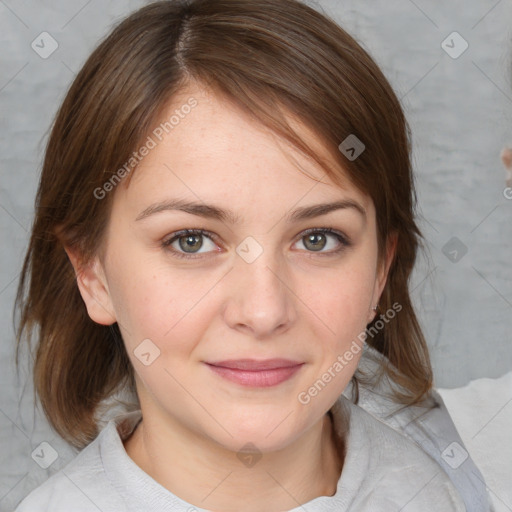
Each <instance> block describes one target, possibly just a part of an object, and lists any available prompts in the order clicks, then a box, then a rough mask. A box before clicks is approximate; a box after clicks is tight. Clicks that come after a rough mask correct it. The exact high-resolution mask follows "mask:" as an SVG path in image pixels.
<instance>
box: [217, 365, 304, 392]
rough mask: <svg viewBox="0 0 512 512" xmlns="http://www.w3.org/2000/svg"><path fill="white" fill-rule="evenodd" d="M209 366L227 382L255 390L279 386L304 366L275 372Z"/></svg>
mask: <svg viewBox="0 0 512 512" xmlns="http://www.w3.org/2000/svg"><path fill="white" fill-rule="evenodd" d="M208 366H209V367H210V368H211V369H212V371H214V372H215V373H216V374H217V375H220V376H221V377H223V378H224V379H226V380H230V381H231V382H236V383H237V384H241V385H242V386H248V387H255V388H268V387H271V386H277V385H278V384H281V383H282V382H284V381H286V380H288V379H290V378H291V377H292V376H293V375H294V374H295V373H297V372H298V371H299V370H300V368H301V367H302V364H299V365H297V366H290V367H288V368H275V369H273V370H258V371H248V370H234V369H233V368H223V367H222V366H213V365H211V364H208Z"/></svg>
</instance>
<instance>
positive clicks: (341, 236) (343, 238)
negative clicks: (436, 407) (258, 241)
mask: <svg viewBox="0 0 512 512" xmlns="http://www.w3.org/2000/svg"><path fill="white" fill-rule="evenodd" d="M312 233H315V234H317V233H320V234H326V235H332V236H334V237H335V238H336V239H337V241H338V242H340V244H341V247H340V248H339V249H335V250H332V251H329V252H315V251H307V252H309V253H311V255H318V256H334V255H337V254H339V253H340V252H342V251H343V250H345V249H346V248H348V247H351V246H352V242H350V240H349V239H348V238H347V237H346V236H345V235H344V234H343V233H340V232H339V231H337V230H334V229H332V228H310V229H306V230H305V231H303V232H302V233H301V236H300V237H299V239H298V240H300V239H301V238H304V237H305V236H307V235H310V234H312ZM189 235H202V236H207V237H208V238H210V239H211V240H212V242H215V240H216V238H217V236H216V235H215V234H214V233H211V232H210V231H206V230H204V229H184V230H182V231H177V232H176V233H173V234H172V235H171V236H170V237H169V238H167V239H166V240H163V241H162V247H163V248H164V249H167V250H168V251H169V252H171V253H172V255H173V256H175V257H177V258H183V259H189V260H191V259H200V258H208V257H209V256H207V255H206V254H207V253H188V254H187V253H184V252H180V251H177V250H176V249H173V248H172V247H171V244H172V243H173V242H175V241H176V240H179V239H180V238H183V237H185V236H189Z"/></svg>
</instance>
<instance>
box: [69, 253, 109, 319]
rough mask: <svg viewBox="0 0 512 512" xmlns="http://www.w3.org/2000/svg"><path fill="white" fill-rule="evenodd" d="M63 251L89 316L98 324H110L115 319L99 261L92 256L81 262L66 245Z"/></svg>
mask: <svg viewBox="0 0 512 512" xmlns="http://www.w3.org/2000/svg"><path fill="white" fill-rule="evenodd" d="M65 251H66V254H67V255H68V258H69V260H70V261H71V264H72V265H73V268H74V270H75V275H76V282H77V285H78V289H79V290H80V295H82V299H83V301H84V303H85V306H86V308H87V313H88V314H89V317H90V318H91V320H93V321H94V322H96V323H98V324H101V325H112V324H113V323H115V322H116V321H117V320H116V317H115V314H114V312H113V311H114V309H113V305H112V301H111V298H110V292H109V290H108V285H107V281H106V279H105V274H104V272H103V268H102V265H101V262H100V261H99V259H98V258H97V257H94V259H93V260H91V261H90V262H89V263H86V264H82V263H81V261H80V258H79V256H78V255H77V254H76V253H75V252H74V251H73V250H72V249H69V248H68V247H66V248H65Z"/></svg>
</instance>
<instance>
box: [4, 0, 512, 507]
mask: <svg viewBox="0 0 512 512" xmlns="http://www.w3.org/2000/svg"><path fill="white" fill-rule="evenodd" d="M145 3H146V2H142V1H135V0H127V1H121V0H115V1H106V2H100V1H98V0H89V1H87V0H72V1H70V0H68V1H64V0H54V1H51V2H50V1H46V0H45V1H40V2H35V1H34V0H19V1H16V0H0V52H1V53H0V55H1V62H0V109H1V115H0V133H1V139H0V162H1V168H0V172H1V175H0V229H1V234H2V249H1V255H2V265H1V266H0V315H1V317H0V326H1V331H2V332H3V333H4V334H3V337H2V343H1V344H0V365H1V368H0V382H1V384H2V386H1V388H0V389H1V391H0V393H1V398H0V462H1V464H0V467H1V469H0V475H1V481H0V510H1V511H3V510H5V511H7V510H12V508H13V507H14V506H15V505H16V504H17V503H18V501H19V500H20V499H21V498H22V497H23V496H24V495H26V494H27V493H28V492H29V491H30V490H31V489H32V488H34V487H35V486H37V485H38V484H39V483H40V482H42V481H43V480H45V479H46V478H47V477H48V476H49V475H51V474H53V473H54V472H55V471H57V470H58V469H60V468H61V467H62V466H63V465H64V464H65V463H66V462H67V461H68V460H69V459H70V458H71V457H72V456H73V453H74V452H73V451H72V450H71V448H69V447H68V446H67V445H65V443H63V441H62V440H60V438H58V436H57V435H56V434H55V433H54V432H53V431H52V430H51V429H50V428H49V427H48V424H47V423H46V420H45V419H44V418H43V415H42V413H41V411H40V408H39V407H37V408H36V407H35V406H34V397H33V394H32V382H31V376H30V372H29V370H30V365H29V359H28V356H27V355H26V354H25V359H24V360H23V362H22V366H21V371H20V373H19V375H17V374H16V371H15V366H14V335H13V327H12V305H13V301H14V295H15V291H16V285H17V279H18V275H19V271H20V268H21V263H22V259H23V256H24V251H25V249H26V245H27V240H28V232H29V230H30V225H31V222H32V215H33V202H34V195H35V191H36V186H37V179H38V172H39V170H40V163H41V159H42V156H43V149H44V145H45V143H46V137H47V134H48V129H49V127H50V123H51V121H52V119H53V116H54V114H55V112H56V109H57V107H58V105H59V103H60V102H61V101H62V99H63V97H64V94H65V92H66V90H67V88H68V87H69V85H70V83H71V81H72V80H73V78H74V76H75V74H76V72H77V71H78V70H79V69H80V66H81V65H82V63H83V62H84V60H85V58H86V57H87V56H88V54H89V53H90V52H91V50H92V49H93V48H94V46H95V45H96V43H97V42H98V41H99V39H100V38H102V37H103V36H104V35H105V34H106V33H107V32H108V31H109V29H110V28H111V27H112V25H113V24H115V23H116V22H118V21H119V20H120V19H121V18H122V17H123V16H124V15H125V14H127V13H128V12H130V11H132V10H133V9H135V8H137V7H139V6H141V5H143V4H145ZM308 3H310V4H311V5H313V6H315V5H316V6H317V8H318V9H319V10H323V11H324V12H325V13H327V14H329V15H331V16H332V17H333V18H334V19H335V20H336V21H338V22H339V23H340V24H341V25H342V26H343V27H344V28H345V29H347V30H348V31H349V32H350V33H351V34H353V35H354V36H355V37H356V38H357V39H358V40H359V41H360V42H361V43H362V44H363V46H364V47H365V48H366V49H367V50H368V51H369V52H370V53H371V54H372V55H373V56H374V57H375V59H376V60H377V62H378V63H379V64H380V65H381V67H382V68H383V70H384V72H385V74H386V75H387V77H388V78H389V80H390V81H391V83H392V84H393V86H394V88H395V90H396V92H397V94H398V96H399V97H400V98H401V100H402V104H403V106H404V109H405V111H406V115H407V117H408V119H409V122H410V124H411V127H412V130H413V142H414V155H413V156H414V165H415V170H416V183H417V190H418V198H419V215H420V226H421V228H422V229H423V233H424V235H425V238H426V239H427V241H428V244H427V245H428V251H427V253H425V254H422V255H421V256H420V258H419V261H418V264H417V267H416V269H415V272H414V275H413V279H412V283H411V289H412V290H413V292H412V295H413V300H414V302H415V304H416V306H417V309H418V314H419V317H420V320H421V323H422V326H423V327H424V330H425V334H426V336H427V339H428V342H429V344H430V347H431V349H432V360H433V364H434V369H435V377H436V384H437V386H439V387H446V388H454V387H460V386H463V385H465V384H467V383H468V382H469V381H470V380H473V379H476V378H480V377H492V378H496V377H499V376H501V375H503V374H505V373H506V372H508V371H510V370H511V369H512V343H511V341H512V340H511V334H510V330H509V328H508V322H509V321H510V318H511V312H512V310H511V306H512V270H511V260H512V250H511V249H512V222H511V214H512V200H507V199H506V198H505V196H504V193H503V192H504V188H505V171H504V169H503V167H502V164H501V162H500V158H499V153H500V151H501V149H502V148H503V147H504V146H505V145H507V144H511V145H512V122H511V116H512V84H511V78H512V71H511V63H512V39H511V28H510V21H512V0H500V1H496V0H490V1H487V0H485V1H484V0H482V1H465V2H463V1H462V0H460V1H453V0H452V1H448V2H442V3H441V2H436V1H433V0H429V1H424V0H417V1H415V2H413V1H412V0H394V1H390V0H386V1H384V0H374V1H371V2H370V1H361V0H360V1H358V2H356V1H355V0H350V1H334V0H323V1H320V2H313V1H310V2H308ZM440 4H442V5H440ZM43 31H46V32H49V33H50V34H51V36H52V37H53V38H54V39H55V40H56V41H57V43H58V48H57V50H56V51H55V52H54V53H53V54H52V55H50V56H49V57H48V58H46V59H43V58H41V57H40V56H39V55H38V54H37V53H36V52H35V51H34V50H33V49H32V48H31V43H32V41H34V40H36V38H37V40H36V41H40V38H38V36H39V34H41V33H42V32H43ZM453 31H457V32H458V33H459V34H460V35H461V36H462V37H463V38H464V39H465V40H466V41H467V43H468V44H469V47H468V49H467V50H466V51H465V52H464V53H463V54H462V55H460V57H458V58H455V59H454V58H452V57H450V56H449V55H448V54H447V53H446V52H445V51H444V50H443V49H442V47H441V43H442V41H443V40H444V39H445V38H446V37H447V36H448V35H449V34H451V33H452V32H453ZM45 47H46V48H48V47H49V42H48V40H47V44H46V46H45ZM458 48H460V45H459V43H458V42H456V44H455V50H457V49H458ZM453 237H456V239H457V241H456V244H458V246H459V247H465V248H466V249H467V253H466V254H465V255H464V256H463V257H462V258H460V260H459V261H457V262H454V261H451V260H450V258H449V257H448V256H446V255H445V253H447V254H449V250H452V249H453V247H455V246H452V245H448V246H447V245H446V244H447V243H448V242H449V241H450V240H451V239H452V238H453ZM443 251H444V252H443ZM460 254H461V252H460V250H459V257H460ZM42 441H46V442H49V443H50V444H51V446H52V447H54V448H55V450H56V451H57V452H58V455H59V457H58V458H57V460H56V461H55V462H54V463H53V464H52V465H51V466H50V467H49V468H48V469H46V470H45V469H42V468H40V467H39V466H38V465H37V464H36V463H35V462H34V460H32V458H31V457H30V453H31V452H32V451H33V450H34V449H36V448H37V446H38V445H39V443H41V442H42Z"/></svg>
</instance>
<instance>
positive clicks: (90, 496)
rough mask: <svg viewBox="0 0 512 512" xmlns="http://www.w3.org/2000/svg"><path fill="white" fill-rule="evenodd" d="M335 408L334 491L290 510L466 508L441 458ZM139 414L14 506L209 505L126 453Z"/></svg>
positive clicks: (342, 405)
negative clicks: (342, 452) (337, 471)
mask: <svg viewBox="0 0 512 512" xmlns="http://www.w3.org/2000/svg"><path fill="white" fill-rule="evenodd" d="M343 411H345V412H343ZM332 412H333V420H334V426H335V429H336V431H337V432H338V433H340V432H341V430H340V429H342V428H343V429H344V427H343V426H342V425H343V422H342V418H343V417H344V416H342V414H347V413H348V414H349V415H350V426H349V433H348V436H347V438H346V456H345V460H344V464H343V470H342V473H341V476H340V479H339V481H338V485H337V489H336V493H335V494H334V496H320V497H317V498H315V499H313V500H311V501H309V502H307V503H304V504H302V506H297V507H296V508H294V509H292V511H290V512H304V511H307V512H395V511H396V512H398V511H402V512H432V511H442V512H452V511H453V512H457V511H466V507H465V505H464V501H463V499H462V497H461V495H460V493H459V492H458V490H457V489H456V488H455V486H454V484H453V483H452V481H451V480H450V478H449V477H448V475H447V473H446V472H445V471H444V470H443V468H442V467H441V465H440V464H439V463H437V462H436V461H435V460H434V459H433V458H432V457H430V456H429V455H428V454H427V453H426V452H425V451H424V450H423V449H422V448H421V447H420V446H418V445H417V444H416V443H415V442H414V441H412V440H411V439H409V438H408V437H407V436H406V435H402V434H400V433H399V432H397V431H396V430H395V429H393V428H391V427H390V426H388V425H386V424H385V423H384V422H382V421H380V420H379V419H377V418H376V417H375V416H374V415H372V414H370V413H368V412H366V411H365V410H364V409H363V408H362V407H360V406H358V405H354V404H353V403H351V402H350V401H349V400H348V399H347V398H345V397H344V396H343V395H341V396H340V397H339V399H338V401H337V402H336V404H335V406H334V407H333V408H332ZM345 417H346V416H345ZM140 418H141V413H140V411H134V412H130V413H126V414H123V415H122V416H118V417H117V418H115V419H112V420H110V421H109V422H108V424H107V425H106V426H105V427H104V428H103V429H102V431H101V432H100V434H99V435H98V437H97V438H96V439H95V440H94V441H92V442H91V443H90V444H89V445H88V446H87V447H86V448H84V449H83V450H82V451H81V452H80V453H79V454H78V455H77V456H76V458H75V459H73V460H72V461H71V462H70V463H68V464H67V465H66V466H65V467H64V468H63V469H61V470H60V471H58V472H57V473H55V474H54V475H53V476H51V477H50V478H49V479H48V480H47V481H46V482H44V483H43V484H42V485H41V486H39V487H38V488H36V489H35V490H34V491H32V492H31V493H30V494H29V495H28V496H27V497H26V498H25V499H24V500H23V501H22V502H21V503H20V505H19V506H18V508H16V510H15V512H98V511H100V512H163V511H176V512H205V511H206V510H207V509H204V508H200V507H199V506H195V505H193V504H191V503H188V502H186V501H184V500H182V499H181V498H179V497H178V496H176V495H174V494H173V493H172V492H170V491H169V490H167V489H166V488H164V487H163V486H161V485H160V484H159V483H158V482H156V481H155V480H153V479H152V478H151V477H150V476H149V475H148V474H147V473H145V472H144V471H143V470H142V469H141V468H140V467H139V466H137V464H135V462H134V461H133V460H132V459H131V458H130V457H129V456H128V454H127V453H126V451H125V449H124V445H123V442H122V440H123V439H126V438H127V437H128V436H129V435H130V434H131V432H132V431H133V430H134V428H135V426H136V425H137V423H138V422H139V420H140ZM170 463H174V464H179V461H170Z"/></svg>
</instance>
